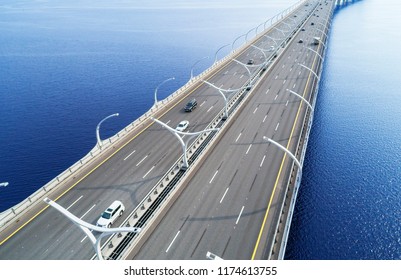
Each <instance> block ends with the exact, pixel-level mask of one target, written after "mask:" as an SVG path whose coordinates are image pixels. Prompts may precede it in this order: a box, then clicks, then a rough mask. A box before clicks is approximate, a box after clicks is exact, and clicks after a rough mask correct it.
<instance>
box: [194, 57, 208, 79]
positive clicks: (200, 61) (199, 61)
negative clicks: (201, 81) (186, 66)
mask: <svg viewBox="0 0 401 280" xmlns="http://www.w3.org/2000/svg"><path fill="white" fill-rule="evenodd" d="M206 58H209V57H208V56H205V57H202V58H201V59H199V60H198V61H197V62H195V63H194V65H192V68H191V78H190V80H192V79H193V78H194V68H195V65H196V64H198V63H199V62H201V61H202V60H204V59H206Z"/></svg>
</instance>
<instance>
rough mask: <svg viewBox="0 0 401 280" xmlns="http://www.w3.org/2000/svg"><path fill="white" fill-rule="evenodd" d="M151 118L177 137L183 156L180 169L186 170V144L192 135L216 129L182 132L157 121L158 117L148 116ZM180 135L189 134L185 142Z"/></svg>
mask: <svg viewBox="0 0 401 280" xmlns="http://www.w3.org/2000/svg"><path fill="white" fill-rule="evenodd" d="M150 119H151V120H153V121H155V122H157V123H158V124H160V125H161V126H162V127H164V128H166V129H167V130H168V131H169V132H171V133H172V134H173V135H174V136H175V137H177V139H178V141H179V142H180V144H181V147H182V152H183V157H184V162H183V165H182V166H181V170H186V169H187V168H188V159H187V145H188V142H189V141H190V140H191V139H192V138H193V137H194V136H197V135H199V134H202V133H206V132H209V131H218V130H219V129H218V128H212V129H205V130H203V131H198V132H182V131H178V130H176V129H174V128H172V127H170V126H168V125H167V124H165V123H163V122H162V121H159V120H158V119H155V118H153V117H150ZM180 135H184V136H185V135H189V136H190V137H189V138H188V139H187V141H186V142H184V140H182V137H181V136H180Z"/></svg>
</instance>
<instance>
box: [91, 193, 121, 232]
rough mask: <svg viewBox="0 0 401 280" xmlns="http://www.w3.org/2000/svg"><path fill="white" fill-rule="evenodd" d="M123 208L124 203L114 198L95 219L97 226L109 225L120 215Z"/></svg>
mask: <svg viewBox="0 0 401 280" xmlns="http://www.w3.org/2000/svg"><path fill="white" fill-rule="evenodd" d="M124 210H125V207H124V204H123V203H122V202H121V201H119V200H116V201H114V202H113V203H112V204H111V205H110V206H109V207H108V208H107V209H106V210H105V211H104V212H103V214H102V215H101V216H100V218H99V220H97V223H96V225H97V226H99V227H108V228H109V227H111V225H112V224H113V223H114V222H115V220H117V218H118V217H120V216H121V215H122V214H123V212H124Z"/></svg>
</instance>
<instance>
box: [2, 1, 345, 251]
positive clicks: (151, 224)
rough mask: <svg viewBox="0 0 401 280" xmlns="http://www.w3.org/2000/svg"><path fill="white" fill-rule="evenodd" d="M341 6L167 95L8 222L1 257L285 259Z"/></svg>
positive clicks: (279, 19) (271, 24) (296, 12)
mask: <svg viewBox="0 0 401 280" xmlns="http://www.w3.org/2000/svg"><path fill="white" fill-rule="evenodd" d="M336 4H337V3H336V2H335V1H334V0H307V1H299V2H298V3H296V4H294V5H293V6H291V7H290V8H288V9H286V10H285V11H283V12H281V13H279V14H277V15H276V16H274V17H272V18H271V19H268V20H267V21H266V22H263V23H261V24H260V25H259V26H257V27H255V28H253V29H251V30H250V31H248V32H247V33H246V34H243V35H241V36H239V37H238V38H236V39H235V40H234V41H233V42H232V44H228V45H225V46H223V47H222V48H229V47H231V49H232V51H231V52H230V54H229V55H227V56H226V57H224V58H222V59H218V52H219V51H220V50H221V49H222V48H220V49H219V50H217V52H216V53H215V62H214V63H213V65H212V66H211V67H210V68H208V69H207V70H205V71H204V72H203V73H201V74H200V75H198V76H192V78H191V80H190V81H189V82H188V83H187V84H186V85H184V86H183V87H181V88H180V89H179V90H177V91H176V92H174V93H173V94H171V95H170V96H169V97H168V98H166V99H165V100H158V98H157V89H158V88H159V87H158V88H157V89H156V90H155V103H154V105H153V106H152V108H151V109H150V110H149V111H148V112H147V113H146V114H144V115H143V116H141V117H140V118H139V119H137V120H135V121H134V122H133V123H131V124H130V125H129V126H127V127H126V128H124V129H123V130H122V131H120V132H119V133H117V134H116V135H115V136H113V137H111V138H110V139H106V140H101V139H100V137H98V144H97V145H96V147H94V148H93V150H92V151H90V152H89V153H88V155H87V156H85V157H84V158H83V159H81V160H80V161H79V162H77V163H75V164H74V165H73V166H71V167H70V168H69V169H68V170H66V171H65V172H63V173H62V174H60V175H59V176H57V177H56V178H55V179H54V180H52V181H51V182H49V183H48V184H47V185H45V186H44V187H42V188H41V189H39V190H38V191H37V192H35V193H34V194H32V195H31V196H29V197H28V198H27V199H26V200H24V201H23V202H22V203H20V204H19V205H16V206H15V207H13V208H11V209H9V210H8V211H6V212H4V213H2V214H1V216H0V218H1V221H0V259H95V258H97V257H99V253H100V257H104V258H107V259H205V258H207V257H208V258H223V259H282V258H283V257H284V252H285V247H286V240H287V236H288V232H289V228H290V224H291V218H292V211H293V207H294V204H295V200H296V196H297V192H298V188H299V184H300V180H301V176H302V165H303V159H304V156H305V151H306V147H307V143H308V136H309V132H310V129H311V124H312V121H313V112H314V108H315V103H316V98H317V93H318V90H319V80H320V76H321V72H322V66H323V61H324V57H325V50H326V44H327V39H328V33H329V30H330V25H331V19H332V15H333V11H334V8H335V6H336ZM171 79H172V78H170V79H167V80H165V81H163V82H162V83H161V84H160V86H162V85H163V84H164V83H165V82H168V81H169V80H171ZM194 98H195V99H196V100H197V103H198V106H197V108H196V109H195V110H193V112H185V111H184V110H183V107H184V106H185V104H186V103H187V102H188V101H189V100H191V99H194ZM109 117H112V116H109ZM107 118H108V117H107ZM107 118H105V119H104V120H103V121H105V120H106V119H107ZM184 119H185V120H187V121H188V122H189V126H188V128H187V130H186V131H184V132H183V133H181V132H177V131H176V130H174V128H175V127H176V126H177V124H178V123H179V122H180V121H182V120H184ZM99 126H100V124H99ZM115 200H121V201H122V202H123V203H124V205H125V208H126V210H125V212H124V213H123V215H122V217H120V218H119V219H118V220H117V223H116V224H115V225H113V228H117V227H121V228H122V229H128V230H125V231H124V230H122V229H121V230H114V234H111V235H110V236H109V237H108V238H107V239H106V238H104V239H105V240H102V241H101V239H102V238H103V237H104V236H105V235H104V234H105V233H102V234H99V233H97V232H96V230H97V229H96V227H95V226H91V225H90V224H92V225H94V224H96V221H97V219H98V218H99V215H100V214H101V212H103V210H105V209H106V208H107V207H108V206H109V205H110V204H111V202H113V201H115ZM49 205H51V206H49ZM66 213H67V214H66ZM67 216H69V217H67ZM69 219H71V220H73V221H74V222H73V223H71V221H70V220H69ZM79 221H81V224H79ZM83 224H85V225H83ZM77 225H78V226H77ZM89 229H91V230H92V231H90V230H89ZM130 229H132V230H130ZM82 231H83V232H84V233H85V234H82ZM105 231H106V232H107V234H109V233H112V231H113V230H108V229H107V230H105ZM117 231H118V232H117ZM100 241H101V242H102V246H101V247H99V251H98V254H96V252H95V250H94V249H93V248H94V247H93V246H95V243H96V246H97V245H99V244H100V243H99V242H100ZM96 246H95V247H96Z"/></svg>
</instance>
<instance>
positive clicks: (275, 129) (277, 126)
mask: <svg viewBox="0 0 401 280" xmlns="http://www.w3.org/2000/svg"><path fill="white" fill-rule="evenodd" d="M279 125H280V123H278V124H277V125H276V129H275V131H277V129H278V126H279Z"/></svg>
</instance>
